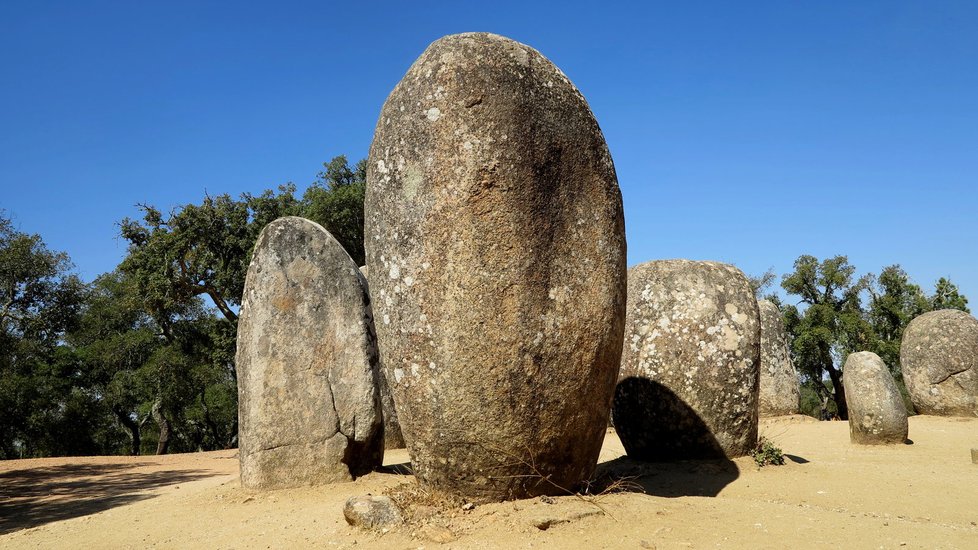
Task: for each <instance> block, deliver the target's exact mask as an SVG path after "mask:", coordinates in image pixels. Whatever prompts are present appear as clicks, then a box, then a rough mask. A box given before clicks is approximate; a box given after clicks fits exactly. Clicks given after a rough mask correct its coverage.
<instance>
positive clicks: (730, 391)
mask: <svg viewBox="0 0 978 550" xmlns="http://www.w3.org/2000/svg"><path fill="white" fill-rule="evenodd" d="M757 307H758V306H757V300H756V299H755V298H754V293H753V291H752V290H751V288H750V284H749V283H748V281H747V277H746V276H745V275H744V274H743V273H742V272H741V271H740V270H739V269H737V268H735V267H733V266H731V265H727V264H722V263H717V262H697V261H690V260H660V261H652V262H647V263H644V264H640V265H637V266H635V267H633V268H632V269H630V270H629V272H628V309H627V317H626V320H625V345H624V351H623V352H622V366H621V373H620V375H619V381H618V388H617V390H616V392H615V400H614V412H613V414H614V421H615V429H616V430H617V431H618V435H619V437H620V438H621V441H622V444H623V445H624V447H625V450H626V451H627V453H628V456H630V457H632V458H638V459H642V460H673V459H693V458H720V457H723V456H725V455H726V456H729V457H737V456H743V455H745V454H747V453H748V452H750V451H751V450H752V449H753V448H754V446H755V444H756V443H757V416H758V414H757V399H758V357H759V340H760V326H759V325H760V320H759V314H758V309H757Z"/></svg>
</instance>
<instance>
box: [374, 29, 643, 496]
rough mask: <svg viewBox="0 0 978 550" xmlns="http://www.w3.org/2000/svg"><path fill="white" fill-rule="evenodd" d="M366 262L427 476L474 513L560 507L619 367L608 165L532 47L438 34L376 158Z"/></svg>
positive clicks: (593, 452)
mask: <svg viewBox="0 0 978 550" xmlns="http://www.w3.org/2000/svg"><path fill="white" fill-rule="evenodd" d="M365 209H366V213H365V218H366V219H365V234H366V250H367V265H368V267H369V269H370V278H371V293H372V295H373V298H374V307H375V313H376V315H377V330H378V341H379V343H380V350H381V356H382V364H383V366H384V369H385V371H386V373H387V379H388V381H389V382H390V383H391V385H392V390H393V394H394V401H395V404H396V405H397V414H398V419H399V420H400V424H401V429H402V431H403V433H404V438H405V440H406V441H407V444H408V449H409V450H410V453H411V459H412V465H413V467H414V470H415V472H416V474H417V476H418V478H419V479H420V480H421V481H422V482H423V483H425V484H427V485H428V486H430V487H431V486H433V487H436V488H440V489H445V490H449V491H452V492H456V493H460V494H463V495H465V496H468V497H470V499H472V500H476V501H479V500H499V499H506V498H515V497H523V496H532V495H538V494H560V493H563V492H564V489H562V488H561V487H563V488H568V489H569V488H572V487H574V486H576V485H577V484H578V483H580V482H581V481H583V480H585V479H587V478H588V477H589V476H590V475H591V473H592V472H593V470H594V467H595V463H596V461H597V457H598V453H599V451H600V448H601V444H602V440H603V437H604V431H605V427H606V426H607V422H608V413H609V410H610V405H611V397H612V394H613V391H614V384H615V377H616V375H617V372H618V364H619V359H620V355H621V342H622V340H621V338H622V329H623V320H624V304H625V233H624V217H623V215H622V204H621V194H620V192H619V189H618V182H617V179H616V176H615V170H614V165H613V163H612V160H611V155H610V154H609V152H608V147H607V145H606V144H605V141H604V137H603V135H602V134H601V130H600V129H599V128H598V124H597V122H596V121H595V119H594V116H593V115H592V114H591V110H590V109H589V108H588V105H587V103H586V102H585V100H584V97H583V96H581V94H580V92H579V91H578V90H577V88H575V87H574V85H573V84H571V82H570V80H568V78H567V77H566V76H565V75H564V74H563V73H562V72H561V71H560V70H559V69H558V68H557V67H555V66H554V65H553V64H552V63H551V62H550V61H548V60H547V59H546V58H545V57H543V56H542V55H541V54H540V53H539V52H537V51H536V50H534V49H532V48H530V47H528V46H525V45H523V44H519V43H517V42H514V41H512V40H509V39H507V38H503V37H501V36H496V35H492V34H484V33H471V34H460V35H452V36H447V37H445V38H442V39H440V40H438V41H436V42H435V43H433V44H432V45H431V46H429V47H428V49H427V50H426V51H425V52H424V53H423V54H422V55H421V57H420V58H418V60H417V61H416V62H415V63H414V65H412V66H411V68H410V69H409V70H408V72H407V74H406V75H405V76H404V78H403V79H402V80H401V81H400V83H398V85H397V86H396V87H395V88H394V91H393V92H391V95H390V96H389V97H388V98H387V101H386V103H385V104H384V107H383V110H382V112H381V114H380V119H379V120H378V122H377V128H376V133H375V135H374V141H373V144H372V145H371V148H370V157H369V162H368V169H367V192H366V204H365Z"/></svg>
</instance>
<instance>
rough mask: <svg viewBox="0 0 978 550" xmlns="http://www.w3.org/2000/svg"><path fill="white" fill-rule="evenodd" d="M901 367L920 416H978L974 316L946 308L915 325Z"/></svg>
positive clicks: (903, 347)
mask: <svg viewBox="0 0 978 550" xmlns="http://www.w3.org/2000/svg"><path fill="white" fill-rule="evenodd" d="M900 367H901V368H902V369H903V380H904V382H906V384H907V391H908V392H909V393H910V400H911V401H912V402H913V406H914V408H916V409H917V412H919V413H921V414H934V415H941V416H972V417H973V416H978V320H976V319H975V318H974V317H972V316H971V315H968V314H967V313H965V312H963V311H958V310H956V309H942V310H938V311H931V312H929V313H925V314H923V315H921V316H919V317H917V318H916V319H914V320H913V321H910V324H909V325H907V328H906V330H904V331H903V343H902V344H901V345H900Z"/></svg>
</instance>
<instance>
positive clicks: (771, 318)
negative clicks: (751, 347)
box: [757, 300, 801, 416]
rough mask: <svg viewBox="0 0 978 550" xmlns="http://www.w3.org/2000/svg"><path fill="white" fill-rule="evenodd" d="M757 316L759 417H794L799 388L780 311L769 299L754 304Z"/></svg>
mask: <svg viewBox="0 0 978 550" xmlns="http://www.w3.org/2000/svg"><path fill="white" fill-rule="evenodd" d="M757 306H758V310H759V311H760V314H761V368H760V370H761V381H760V395H759V405H758V412H759V414H760V416H782V415H786V414H798V405H799V399H800V397H801V388H800V387H799V383H798V371H796V370H795V365H794V363H792V362H791V354H790V352H789V350H788V334H787V332H786V331H785V328H784V320H783V319H782V316H781V310H780V309H778V306H776V305H775V304H774V303H773V302H771V301H769V300H760V301H758V302H757Z"/></svg>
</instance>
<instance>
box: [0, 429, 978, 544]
mask: <svg viewBox="0 0 978 550" xmlns="http://www.w3.org/2000/svg"><path fill="white" fill-rule="evenodd" d="M761 433H762V435H765V436H767V437H768V438H769V439H771V440H773V441H774V442H775V443H776V444H777V445H779V446H780V447H781V448H782V449H783V450H784V452H785V453H786V455H787V458H788V460H787V463H786V464H785V465H784V466H768V467H765V468H760V469H759V468H758V467H757V466H756V465H755V464H754V462H753V461H752V460H751V459H750V458H749V457H748V458H739V459H736V460H733V461H701V462H681V463H672V464H641V463H637V462H634V461H631V460H629V459H627V458H625V457H623V455H624V451H623V449H622V447H621V443H620V442H619V440H618V438H617V437H616V436H615V434H614V432H613V431H609V433H608V436H607V438H606V440H605V446H604V449H603V450H602V456H601V464H600V465H599V474H601V475H603V476H605V477H613V478H614V477H624V478H626V479H629V480H630V485H631V490H630V491H628V492H621V493H615V494H605V495H602V496H597V497H584V498H581V497H577V496H564V497H559V498H556V499H533V500H523V501H515V502H506V503H499V504H488V505H481V506H476V507H475V508H473V509H471V510H464V509H462V507H460V506H458V505H452V506H447V505H446V506H443V507H442V508H438V507H437V506H435V507H420V508H412V509H410V510H409V514H410V515H413V517H414V519H413V520H412V522H411V523H409V524H407V525H404V526H402V527H399V528H396V529H393V530H390V531H388V532H368V531H363V530H359V529H357V528H354V527H350V526H349V525H347V524H346V522H345V521H344V519H343V513H342V509H343V504H344V502H345V501H346V499H347V498H348V497H350V496H353V495H362V494H366V493H372V494H381V493H384V492H395V493H396V492H398V491H401V492H404V491H405V490H407V488H404V487H401V488H400V489H399V488H398V487H399V486H402V485H404V484H413V483H414V479H413V478H412V477H411V476H410V475H407V474H405V473H404V466H403V463H406V462H407V460H408V457H407V453H406V452H405V451H404V450H397V451H392V452H388V456H387V460H386V461H385V462H386V463H387V464H389V465H392V466H393V465H401V466H395V467H393V468H390V469H389V470H388V471H387V472H386V473H373V474H370V475H368V476H365V477H363V478H360V479H358V480H356V481H354V482H351V483H343V484H337V485H332V486H327V487H317V488H304V489H295V490H282V491H273V492H267V493H253V492H249V491H245V490H243V489H241V488H240V487H239V484H238V478H237V476H238V461H237V457H236V452H235V451H224V452H211V453H197V454H186V455H171V456H166V457H160V458H157V457H85V458H67V459H41V460H20V461H7V462H0V548H347V549H351V548H392V549H419V548H427V549H432V548H438V549H441V548H446V549H447V548H570V549H578V548H579V549H585V548H587V549H591V548H635V549H649V548H658V549H669V548H820V549H825V548H971V549H978V464H973V463H972V461H971V452H970V450H971V448H973V447H978V419H953V418H937V417H927V416H918V417H913V418H911V419H910V438H911V440H912V441H913V443H912V444H908V445H898V446H890V447H862V446H855V445H852V444H850V442H849V432H848V424H847V423H845V422H815V421H814V420H811V419H808V418H807V417H798V416H792V417H779V418H773V419H766V420H763V421H762V427H761ZM436 504H437V503H436Z"/></svg>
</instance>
